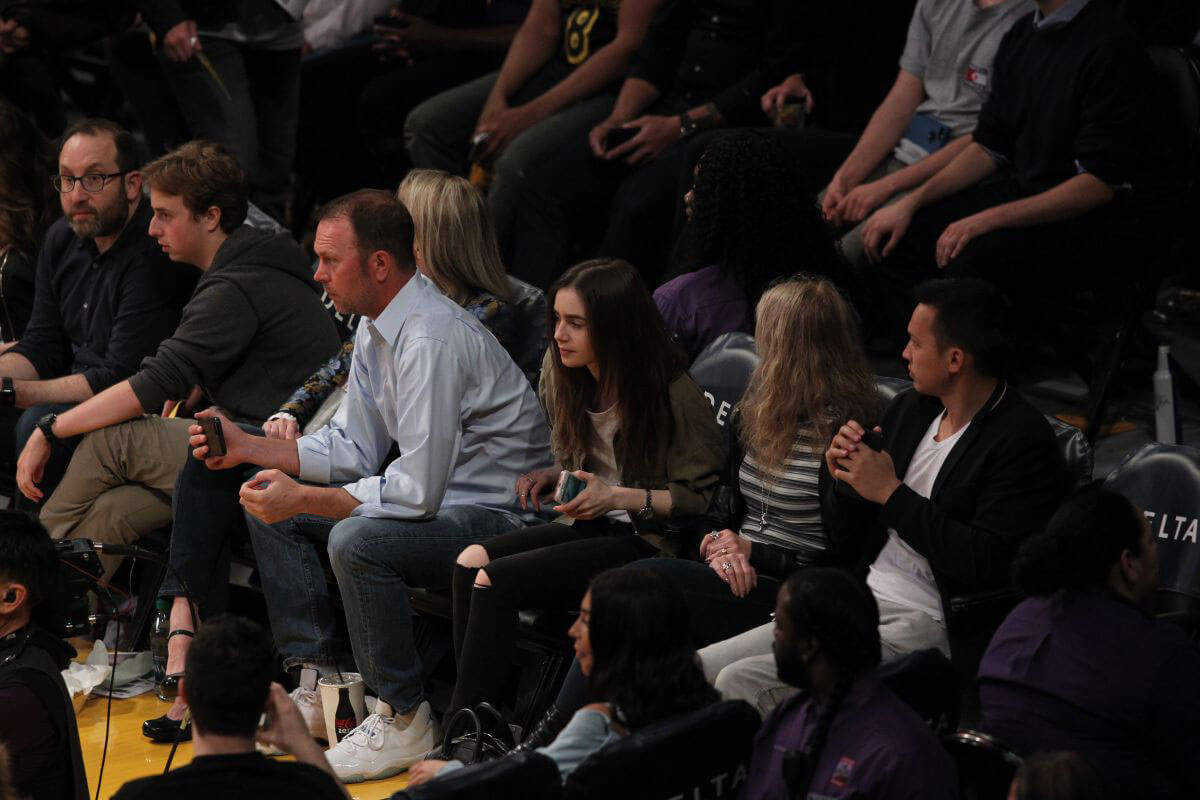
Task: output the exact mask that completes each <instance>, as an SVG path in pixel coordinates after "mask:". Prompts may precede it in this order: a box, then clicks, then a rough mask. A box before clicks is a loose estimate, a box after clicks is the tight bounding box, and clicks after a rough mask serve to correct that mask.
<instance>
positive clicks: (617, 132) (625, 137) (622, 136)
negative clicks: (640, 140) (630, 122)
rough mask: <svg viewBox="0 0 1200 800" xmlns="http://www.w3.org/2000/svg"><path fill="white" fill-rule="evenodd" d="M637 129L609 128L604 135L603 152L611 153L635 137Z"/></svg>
mask: <svg viewBox="0 0 1200 800" xmlns="http://www.w3.org/2000/svg"><path fill="white" fill-rule="evenodd" d="M637 134H638V129H637V128H611V129H609V131H608V133H606V134H604V152H606V153H611V152H612V151H613V150H614V149H615V148H617V147H620V146H621V145H623V144H625V143H626V142H628V141H629V140H630V139H632V138H633V137H634V136H637Z"/></svg>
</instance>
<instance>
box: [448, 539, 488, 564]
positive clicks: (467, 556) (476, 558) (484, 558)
mask: <svg viewBox="0 0 1200 800" xmlns="http://www.w3.org/2000/svg"><path fill="white" fill-rule="evenodd" d="M455 563H456V564H458V566H460V567H464V568H466V569H482V568H483V567H486V566H487V565H488V564H489V563H491V559H490V558H489V557H488V551H487V549H486V548H484V547H483V546H482V545H478V544H473V545H471V546H470V547H468V548H467V549H465V550H463V551H462V552H461V553H459V554H458V559H457V560H456V561H455Z"/></svg>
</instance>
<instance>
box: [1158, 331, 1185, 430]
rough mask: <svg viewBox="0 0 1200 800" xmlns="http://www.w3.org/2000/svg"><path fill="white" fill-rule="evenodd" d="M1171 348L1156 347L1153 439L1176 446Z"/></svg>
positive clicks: (1162, 345) (1166, 346)
mask: <svg viewBox="0 0 1200 800" xmlns="http://www.w3.org/2000/svg"><path fill="white" fill-rule="evenodd" d="M1170 356H1171V348H1170V347H1169V346H1168V345H1165V344H1160V345H1159V346H1158V368H1157V369H1155V370H1154V438H1155V439H1156V440H1158V441H1160V442H1162V443H1164V444H1178V443H1179V442H1178V440H1177V438H1176V436H1175V381H1174V380H1173V379H1172V378H1171V364H1170Z"/></svg>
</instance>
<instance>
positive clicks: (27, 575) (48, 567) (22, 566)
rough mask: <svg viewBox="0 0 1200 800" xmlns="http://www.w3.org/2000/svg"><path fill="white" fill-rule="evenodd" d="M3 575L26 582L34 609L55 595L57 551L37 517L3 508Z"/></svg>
mask: <svg viewBox="0 0 1200 800" xmlns="http://www.w3.org/2000/svg"><path fill="white" fill-rule="evenodd" d="M0 579H3V580H6V581H11V582H13V583H19V584H21V585H22V586H24V587H25V589H26V591H27V592H28V593H29V600H28V605H29V608H30V609H31V610H32V609H35V608H37V607H38V606H40V605H42V604H43V603H47V602H49V601H51V600H53V599H54V595H55V591H56V590H57V587H58V553H57V551H55V549H54V542H53V541H52V540H51V539H50V535H49V534H48V533H46V529H45V528H43V527H42V524H41V523H40V522H38V521H37V518H36V517H31V516H29V515H28V514H25V513H22V512H20V511H0Z"/></svg>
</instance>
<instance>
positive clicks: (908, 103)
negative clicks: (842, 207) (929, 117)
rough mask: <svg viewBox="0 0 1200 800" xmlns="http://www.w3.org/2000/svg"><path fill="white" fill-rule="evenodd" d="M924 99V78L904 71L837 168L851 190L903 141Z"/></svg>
mask: <svg viewBox="0 0 1200 800" xmlns="http://www.w3.org/2000/svg"><path fill="white" fill-rule="evenodd" d="M924 99H925V86H924V84H923V83H922V82H921V79H920V78H918V77H916V76H915V75H912V74H911V73H908V72H904V71H901V73H900V75H899V77H897V78H896V83H895V85H893V86H892V89H891V91H890V92H888V96H887V97H885V98H884V99H883V102H882V103H880V104H879V108H877V109H875V113H874V114H872V115H871V120H870V121H869V122H868V123H867V127H866V129H865V130H863V132H862V136H860V137H858V142H857V143H855V145H854V149H853V150H851V151H850V155H848V156H847V157H846V161H845V162H844V163H843V164H842V166H841V167H840V168H839V169H838V174H839V175H840V176H841V178H842V181H843V183H845V185H846V186H847V187H848V188H849V187H854V186H857V185H859V184H860V183H862V182H863V181H864V180H865V179H866V177H867V175H869V174H871V171H872V170H874V169H875V168H876V167H877V166H879V164H880V162H882V161H883V159H884V158H886V157H887V154H888V153H890V152H891V151H892V148H894V147H895V146H896V143H897V142H899V141H900V137H901V136H902V135H903V134H904V131H905V129H906V128H907V127H908V123H909V122H911V121H912V118H913V114H914V113H916V110H917V107H918V106H919V105H920V104H921V101H922V100H924Z"/></svg>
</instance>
